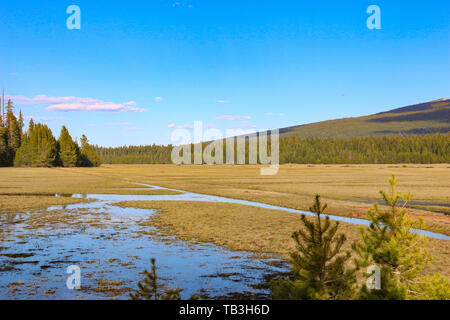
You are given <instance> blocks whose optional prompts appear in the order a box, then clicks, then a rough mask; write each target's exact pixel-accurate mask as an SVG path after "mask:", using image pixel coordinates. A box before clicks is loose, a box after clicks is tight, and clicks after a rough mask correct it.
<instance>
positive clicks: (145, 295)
mask: <svg viewBox="0 0 450 320" xmlns="http://www.w3.org/2000/svg"><path fill="white" fill-rule="evenodd" d="M150 262H151V265H152V269H151V272H148V271H147V270H145V271H144V275H145V278H144V280H143V281H141V282H139V283H138V288H139V290H137V291H136V292H135V293H130V297H131V299H132V300H181V295H180V294H181V292H182V291H183V290H181V289H165V286H164V285H163V284H159V282H158V276H157V274H156V262H155V259H154V258H152V259H151V260H150ZM195 299H197V297H196V296H192V297H191V300H195Z"/></svg>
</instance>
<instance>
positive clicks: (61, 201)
mask: <svg viewBox="0 0 450 320" xmlns="http://www.w3.org/2000/svg"><path fill="white" fill-rule="evenodd" d="M83 201H85V200H84V199H80V198H66V197H58V198H55V197H50V196H4V195H0V213H21V212H26V211H29V210H34V209H41V208H46V207H49V206H52V205H68V204H75V203H80V202H83Z"/></svg>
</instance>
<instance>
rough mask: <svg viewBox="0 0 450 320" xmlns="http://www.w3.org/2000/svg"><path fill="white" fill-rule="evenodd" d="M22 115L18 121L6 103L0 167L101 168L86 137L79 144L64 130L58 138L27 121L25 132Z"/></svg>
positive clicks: (0, 118)
mask: <svg viewBox="0 0 450 320" xmlns="http://www.w3.org/2000/svg"><path fill="white" fill-rule="evenodd" d="M23 127H24V119H23V115H22V112H19V117H18V118H17V117H16V116H15V114H14V106H13V103H12V101H11V100H8V103H7V107H6V115H1V116H0V166H2V167H8V166H18V167H58V166H59V167H93V166H99V165H100V164H101V161H100V158H99V157H98V155H97V154H96V153H95V151H94V148H93V147H92V146H91V145H90V144H89V141H88V139H87V138H86V136H85V135H82V136H81V139H80V142H81V147H80V146H79V145H78V142H77V141H76V140H75V141H74V140H73V139H72V137H71V135H70V133H69V131H68V130H67V128H66V127H65V126H63V127H62V129H61V133H60V135H59V138H58V139H56V138H55V137H54V136H53V134H52V131H51V130H50V128H49V127H47V126H46V125H45V124H41V123H36V124H35V123H34V121H33V119H31V120H30V123H29V126H28V129H27V130H26V131H25V132H24V131H23Z"/></svg>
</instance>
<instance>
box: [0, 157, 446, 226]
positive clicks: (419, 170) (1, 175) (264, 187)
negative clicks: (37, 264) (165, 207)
mask: <svg viewBox="0 0 450 320" xmlns="http://www.w3.org/2000/svg"><path fill="white" fill-rule="evenodd" d="M259 169H260V167H259V166H194V165H192V166H175V165H103V166H101V167H99V168H51V169H50V168H48V169H47V168H1V169H0V197H1V198H2V199H3V201H6V200H4V195H6V194H16V195H17V194H32V195H34V194H37V193H38V194H39V193H48V194H54V193H69V194H78V193H81V194H82V193H97V194H99V193H111V194H124V193H126V194H130V193H131V194H160V193H165V192H166V191H161V190H153V191H150V190H146V191H143V190H131V189H132V188H137V187H139V186H138V185H133V184H130V183H129V182H138V183H146V184H154V185H158V186H163V187H168V188H174V189H180V190H185V191H192V192H198V193H203V194H210V195H218V196H223V197H229V198H236V199H243V200H250V201H258V202H263V203H267V204H272V205H278V206H283V207H288V208H294V209H300V210H307V209H308V208H309V206H310V204H311V199H312V197H313V196H314V195H315V194H320V195H321V196H322V198H323V199H324V200H325V201H326V202H327V203H328V213H330V214H335V215H343V216H350V217H360V218H364V217H365V213H366V211H367V209H368V208H370V207H371V206H372V204H373V203H374V202H375V201H380V194H379V190H380V189H384V188H386V187H387V185H388V179H389V177H390V176H391V175H392V174H395V175H396V176H397V178H398V180H399V186H398V188H399V190H400V191H402V192H411V193H412V194H413V195H414V201H413V202H412V203H411V205H410V208H409V209H410V210H409V211H410V213H411V214H412V215H413V216H415V217H420V218H423V219H424V220H425V222H426V227H427V229H429V230H433V231H438V232H442V233H445V234H450V216H449V215H448V213H449V206H450V165H448V164H439V165H352V166H344V165H314V166H311V165H282V166H281V167H280V170H279V173H278V174H277V175H274V176H261V175H260V170H259ZM380 203H381V201H380ZM18 207H20V203H18ZM446 213H447V214H446Z"/></svg>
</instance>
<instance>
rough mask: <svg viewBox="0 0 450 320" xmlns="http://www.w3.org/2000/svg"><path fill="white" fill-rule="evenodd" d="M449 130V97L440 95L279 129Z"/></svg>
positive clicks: (347, 132) (326, 132) (346, 132)
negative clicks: (363, 114)
mask: <svg viewBox="0 0 450 320" xmlns="http://www.w3.org/2000/svg"><path fill="white" fill-rule="evenodd" d="M448 132H450V99H446V98H445V99H439V100H433V101H429V102H424V103H420V104H415V105H410V106H406V107H401V108H397V109H393V110H389V111H385V112H380V113H377V114H373V115H369V116H363V117H356V118H343V119H335V120H328V121H321V122H316V123H310V124H305V125H299V126H293V127H288V128H282V129H280V134H281V137H290V136H298V137H300V138H307V137H323V138H325V137H341V138H348V137H361V136H382V135H399V134H402V135H412V134H419V135H423V134H433V133H448Z"/></svg>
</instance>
